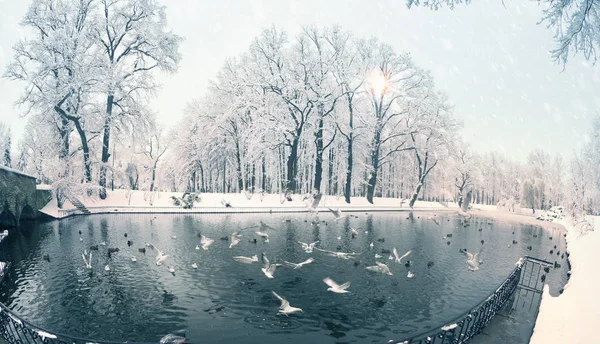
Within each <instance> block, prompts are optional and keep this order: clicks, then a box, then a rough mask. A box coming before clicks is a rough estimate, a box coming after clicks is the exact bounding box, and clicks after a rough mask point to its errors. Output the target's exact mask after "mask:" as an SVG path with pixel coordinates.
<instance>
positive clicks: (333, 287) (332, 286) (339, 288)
mask: <svg viewBox="0 0 600 344" xmlns="http://www.w3.org/2000/svg"><path fill="white" fill-rule="evenodd" d="M323 282H325V284H327V285H328V286H329V288H327V291H331V292H334V293H337V294H345V293H349V291H348V290H347V289H348V288H349V287H350V282H346V283H344V284H341V285H339V284H337V283H335V281H334V280H332V279H331V278H329V277H326V278H324V279H323Z"/></svg>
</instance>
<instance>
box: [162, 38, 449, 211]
mask: <svg viewBox="0 0 600 344" xmlns="http://www.w3.org/2000/svg"><path fill="white" fill-rule="evenodd" d="M459 128H460V123H459V122H458V121H457V120H456V118H455V117H454V115H453V113H452V109H451V107H450V106H449V105H448V102H447V99H446V96H445V95H444V94H442V93H441V92H439V91H438V90H436V89H435V87H434V82H433V78H432V77H431V74H430V73H429V72H428V71H426V70H423V69H422V68H420V67H418V66H417V65H416V64H415V63H414V61H413V60H412V58H411V56H410V54H408V53H397V52H395V51H394V50H393V49H392V48H391V47H390V46H389V45H386V44H384V43H381V42H379V41H377V40H376V39H362V38H355V37H353V36H352V35H351V34H350V33H349V32H346V31H343V30H342V29H340V28H339V27H332V28H316V27H306V28H303V29H302V31H301V32H300V33H299V34H298V35H297V36H295V37H294V38H293V39H289V38H288V35H287V34H286V33H285V32H281V31H279V30H277V29H275V28H271V29H268V30H265V31H264V32H263V33H262V34H261V35H260V36H259V37H257V38H256V39H255V40H254V42H253V43H252V45H251V46H250V49H249V50H248V52H246V53H244V54H241V55H240V56H238V57H236V58H233V59H230V60H229V61H227V62H226V63H225V65H224V66H223V68H222V69H221V70H220V72H219V74H218V76H217V78H216V80H215V81H214V82H213V83H212V84H211V87H210V89H209V90H208V92H207V95H206V96H205V97H203V98H202V99H199V100H195V101H193V102H191V103H190V104H189V106H188V108H187V114H186V118H185V119H184V120H183V122H182V124H181V126H180V128H179V130H178V131H177V135H176V137H175V139H174V142H176V143H175V144H176V145H177V147H178V148H177V149H176V150H174V152H175V154H174V156H173V158H174V159H176V160H177V161H178V163H177V164H176V165H178V166H185V168H183V169H181V170H180V173H179V175H177V176H176V177H177V178H176V179H175V180H174V181H173V184H174V185H176V186H180V185H188V186H189V187H190V188H192V189H196V188H198V187H199V188H200V189H204V190H220V191H242V190H246V191H247V190H250V191H254V190H258V189H262V190H265V191H270V192H282V193H285V194H286V195H288V197H289V195H290V194H293V193H296V192H302V193H306V192H314V193H319V192H327V193H330V194H338V195H341V194H343V195H344V197H345V199H346V201H347V202H350V196H353V195H357V194H360V195H364V196H366V197H367V199H368V201H369V202H371V203H372V202H373V197H374V196H375V195H384V194H385V195H387V194H388V192H389V191H387V190H388V189H390V187H391V186H393V185H395V183H396V182H395V181H396V180H399V179H400V178H401V177H402V178H404V179H405V186H404V187H403V189H404V190H406V189H410V193H411V196H410V199H411V200H410V204H411V206H412V204H413V203H414V202H415V201H416V199H417V197H418V195H419V194H420V190H421V188H422V186H423V185H424V182H425V180H426V178H427V176H428V175H429V173H430V172H431V170H432V169H433V168H434V167H435V166H436V165H437V164H438V163H439V162H440V161H441V160H443V159H444V158H445V157H447V156H448V152H449V151H450V150H451V146H452V144H453V142H454V136H455V135H456V133H457V130H458V129H459ZM324 180H325V181H326V184H327V185H323V181H324ZM219 182H220V183H221V185H219ZM382 182H383V183H382ZM404 190H403V191H404ZM404 194H405V195H406V192H404Z"/></svg>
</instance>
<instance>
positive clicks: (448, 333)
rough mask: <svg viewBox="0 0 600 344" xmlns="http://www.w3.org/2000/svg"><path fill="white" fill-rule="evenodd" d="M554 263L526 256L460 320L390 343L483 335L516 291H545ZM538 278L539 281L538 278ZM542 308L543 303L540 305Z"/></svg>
mask: <svg viewBox="0 0 600 344" xmlns="http://www.w3.org/2000/svg"><path fill="white" fill-rule="evenodd" d="M551 265H552V263H550V262H546V261H544V260H541V259H537V258H533V257H529V256H525V257H523V258H521V259H520V260H519V261H518V262H517V265H516V267H515V269H514V270H513V271H512V272H511V273H510V275H509V276H508V278H507V279H506V280H505V281H504V282H502V284H501V285H500V286H499V287H498V288H497V289H496V291H494V292H493V293H492V294H491V295H490V296H488V297H487V298H486V299H485V300H483V301H481V302H480V303H479V304H477V305H476V306H475V307H473V308H471V309H470V310H469V311H467V312H466V313H464V314H462V315H460V316H458V317H457V318H455V319H453V320H451V321H448V322H446V323H445V324H443V325H442V326H439V327H436V328H435V329H433V330H429V331H426V332H423V333H420V334H418V335H415V336H411V337H409V338H405V339H402V340H390V341H389V342H388V343H398V344H404V343H406V344H461V343H466V342H468V341H469V339H471V338H473V337H474V336H475V335H477V334H479V333H480V332H481V331H482V330H483V329H484V328H485V327H486V326H487V325H488V324H489V323H490V321H491V320H492V318H493V317H494V315H496V314H497V313H498V312H499V311H500V310H501V309H502V307H503V306H504V305H505V304H506V302H507V301H508V300H510V299H511V297H513V296H514V294H515V291H516V290H521V289H522V288H526V289H527V290H529V291H531V292H534V293H539V294H540V295H541V292H542V290H543V288H544V284H545V278H541V276H542V273H541V271H542V266H551ZM534 276H535V277H534ZM538 305H539V303H538Z"/></svg>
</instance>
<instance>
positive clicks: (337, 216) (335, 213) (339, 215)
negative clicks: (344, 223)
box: [327, 208, 342, 221]
mask: <svg viewBox="0 0 600 344" xmlns="http://www.w3.org/2000/svg"><path fill="white" fill-rule="evenodd" d="M327 209H329V211H330V212H331V213H332V214H333V216H335V221H338V220H340V219H341V218H342V211H341V210H340V209H331V208H327Z"/></svg>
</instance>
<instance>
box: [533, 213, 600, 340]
mask: <svg viewBox="0 0 600 344" xmlns="http://www.w3.org/2000/svg"><path fill="white" fill-rule="evenodd" d="M588 222H590V223H592V224H593V225H594V228H595V230H594V231H589V232H587V233H585V234H582V233H581V230H580V226H575V225H574V224H573V222H571V221H570V220H569V219H567V220H562V221H561V223H562V224H563V225H564V226H565V228H566V229H567V252H568V253H569V263H570V264H571V277H570V278H569V282H568V283H567V285H566V286H565V288H564V292H563V293H562V294H561V295H559V296H557V297H552V296H550V292H549V289H548V285H546V286H545V288H544V295H543V296H542V303H541V305H540V311H539V315H538V317H537V321H536V323H535V328H534V330H533V335H532V336H531V341H530V343H531V344H547V343H573V344H575V343H598V342H600V339H598V332H597V331H598V329H597V328H596V326H598V325H599V324H600V298H599V297H598V283H600V269H599V267H598V265H599V264H600V250H599V248H600V216H595V217H588Z"/></svg>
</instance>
